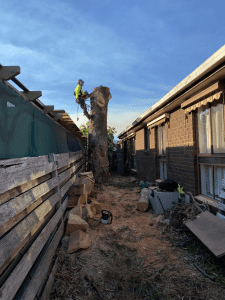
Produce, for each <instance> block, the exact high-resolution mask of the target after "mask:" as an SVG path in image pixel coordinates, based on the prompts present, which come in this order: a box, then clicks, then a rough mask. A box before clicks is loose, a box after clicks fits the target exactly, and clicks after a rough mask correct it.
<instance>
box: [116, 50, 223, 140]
mask: <svg viewBox="0 0 225 300" xmlns="http://www.w3.org/2000/svg"><path fill="white" fill-rule="evenodd" d="M224 62H225V45H224V46H222V47H221V48H220V49H219V50H217V51H216V52H215V53H214V54H213V55H212V56H210V57H209V58H208V59H207V60H206V61H204V62H203V63H202V64H201V65H200V66H199V67H198V68H197V69H195V70H194V71H193V72H192V73H191V74H189V75H188V76H187V77H186V78H184V79H183V80H182V81H181V82H180V83H178V84H177V85H176V86H175V87H174V88H173V89H172V90H170V91H169V92H168V93H167V94H166V95H165V96H164V97H162V98H161V99H160V100H159V101H158V102H156V103H155V104H153V105H152V106H151V107H149V108H148V109H147V110H146V111H145V112H144V113H143V114H141V115H140V116H139V117H138V118H137V119H136V120H134V122H133V123H132V124H130V125H128V126H127V127H126V129H125V130H124V131H122V132H121V133H120V134H119V135H118V136H117V137H118V138H119V139H121V138H123V137H125V136H126V134H128V132H129V133H130V131H131V130H132V129H134V128H135V127H136V126H137V125H138V124H140V123H141V122H142V121H144V120H145V119H146V118H147V117H149V116H150V115H152V114H153V113H155V112H156V111H157V110H159V109H160V108H161V107H163V106H165V105H166V104H167V103H169V102H170V101H172V100H174V99H175V98H177V97H180V95H182V94H183V93H185V92H186V91H187V90H188V89H190V88H192V87H193V86H194V85H196V84H197V83H199V82H200V81H201V79H203V78H204V77H207V76H208V75H209V74H210V73H212V72H214V71H215V70H216V69H217V68H218V67H219V66H221V65H222V64H223V63H224Z"/></svg>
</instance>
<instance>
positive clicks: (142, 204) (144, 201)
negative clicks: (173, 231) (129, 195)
mask: <svg viewBox="0 0 225 300" xmlns="http://www.w3.org/2000/svg"><path fill="white" fill-rule="evenodd" d="M148 195H149V191H148V189H147V188H144V189H142V190H141V196H140V199H139V202H138V204H137V210H139V211H146V210H147V209H148V206H149V198H148Z"/></svg>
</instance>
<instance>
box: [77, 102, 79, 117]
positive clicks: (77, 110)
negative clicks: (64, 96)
mask: <svg viewBox="0 0 225 300" xmlns="http://www.w3.org/2000/svg"><path fill="white" fill-rule="evenodd" d="M78 108H79V104H77V121H79V118H78Z"/></svg>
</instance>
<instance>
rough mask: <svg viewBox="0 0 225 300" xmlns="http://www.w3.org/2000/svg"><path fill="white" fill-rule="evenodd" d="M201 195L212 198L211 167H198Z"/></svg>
mask: <svg viewBox="0 0 225 300" xmlns="http://www.w3.org/2000/svg"><path fill="white" fill-rule="evenodd" d="M200 174H201V194H202V195H206V196H209V197H213V186H212V166H210V165H200Z"/></svg>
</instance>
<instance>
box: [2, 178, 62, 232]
mask: <svg viewBox="0 0 225 300" xmlns="http://www.w3.org/2000/svg"><path fill="white" fill-rule="evenodd" d="M57 185H58V177H54V178H52V179H49V180H48V181H45V182H44V183H42V184H40V185H38V186H37V187H34V188H33V189H31V190H29V191H27V192H25V193H24V194H22V195H20V196H18V197H16V198H14V199H12V200H10V201H8V202H6V203H3V204H2V205H1V210H0V227H1V226H2V225H3V224H5V223H6V222H8V221H9V220H10V219H12V218H14V217H15V216H16V215H17V214H19V213H20V212H22V211H23V210H24V209H27V212H28V211H31V210H33V209H34V207H33V206H32V204H33V203H34V205H35V201H36V200H37V199H38V198H40V197H42V196H44V195H45V194H46V193H48V192H49V191H50V190H51V189H53V188H55V187H56V186H57Z"/></svg>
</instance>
